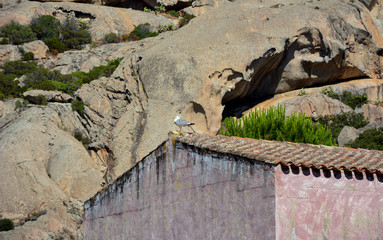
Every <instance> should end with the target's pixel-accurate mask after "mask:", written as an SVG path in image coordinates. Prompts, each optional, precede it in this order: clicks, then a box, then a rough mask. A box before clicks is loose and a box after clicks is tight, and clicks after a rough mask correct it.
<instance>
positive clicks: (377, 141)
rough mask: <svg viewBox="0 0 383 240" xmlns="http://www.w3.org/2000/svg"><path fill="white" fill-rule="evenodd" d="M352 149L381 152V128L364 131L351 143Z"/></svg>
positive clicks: (382, 138)
mask: <svg viewBox="0 0 383 240" xmlns="http://www.w3.org/2000/svg"><path fill="white" fill-rule="evenodd" d="M351 147H352V148H364V149H375V150H383V128H378V129H368V130H366V131H364V132H363V133H362V134H361V135H360V136H359V137H358V138H357V139H355V141H354V142H353V143H351Z"/></svg>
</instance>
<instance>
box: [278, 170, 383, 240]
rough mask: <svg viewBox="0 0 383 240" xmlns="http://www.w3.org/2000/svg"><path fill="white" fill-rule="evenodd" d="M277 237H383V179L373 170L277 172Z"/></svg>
mask: <svg viewBox="0 0 383 240" xmlns="http://www.w3.org/2000/svg"><path fill="white" fill-rule="evenodd" d="M275 182H276V186H275V190H276V216H277V217H276V235H277V236H276V237H277V239H280V240H282V239H358V240H359V239H376V240H377V239H383V180H382V178H381V177H377V176H376V175H375V174H374V175H372V174H371V175H370V174H367V175H366V174H365V173H360V174H355V173H353V172H343V171H338V172H334V171H329V170H313V169H309V168H304V169H303V170H302V168H293V169H291V168H282V167H281V166H280V165H279V166H277V168H276V172H275Z"/></svg>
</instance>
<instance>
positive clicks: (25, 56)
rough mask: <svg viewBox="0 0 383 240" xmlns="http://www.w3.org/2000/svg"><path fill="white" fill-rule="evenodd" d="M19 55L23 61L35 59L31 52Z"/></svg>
mask: <svg viewBox="0 0 383 240" xmlns="http://www.w3.org/2000/svg"><path fill="white" fill-rule="evenodd" d="M21 55H22V58H23V61H29V60H33V59H34V58H35V54H34V53H33V52H25V53H22V54H21Z"/></svg>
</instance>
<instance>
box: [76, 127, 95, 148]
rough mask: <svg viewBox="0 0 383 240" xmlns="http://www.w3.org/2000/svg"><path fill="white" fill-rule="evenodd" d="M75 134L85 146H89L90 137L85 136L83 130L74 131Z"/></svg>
mask: <svg viewBox="0 0 383 240" xmlns="http://www.w3.org/2000/svg"><path fill="white" fill-rule="evenodd" d="M73 136H74V137H75V138H76V139H77V141H79V142H81V143H82V145H84V147H85V148H88V146H89V144H90V143H91V141H90V139H89V138H88V137H86V136H83V134H82V133H81V131H80V130H78V129H76V130H75V131H74V134H73Z"/></svg>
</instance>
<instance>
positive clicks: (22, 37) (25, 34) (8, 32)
mask: <svg viewBox="0 0 383 240" xmlns="http://www.w3.org/2000/svg"><path fill="white" fill-rule="evenodd" d="M0 37H6V38H8V40H9V41H10V42H11V43H12V44H16V45H19V44H23V43H27V42H31V41H34V40H37V37H36V34H35V33H34V32H33V31H32V29H31V27H30V26H24V25H21V24H20V23H18V22H15V21H11V22H10V23H9V24H6V25H3V26H2V27H1V28H0Z"/></svg>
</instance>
